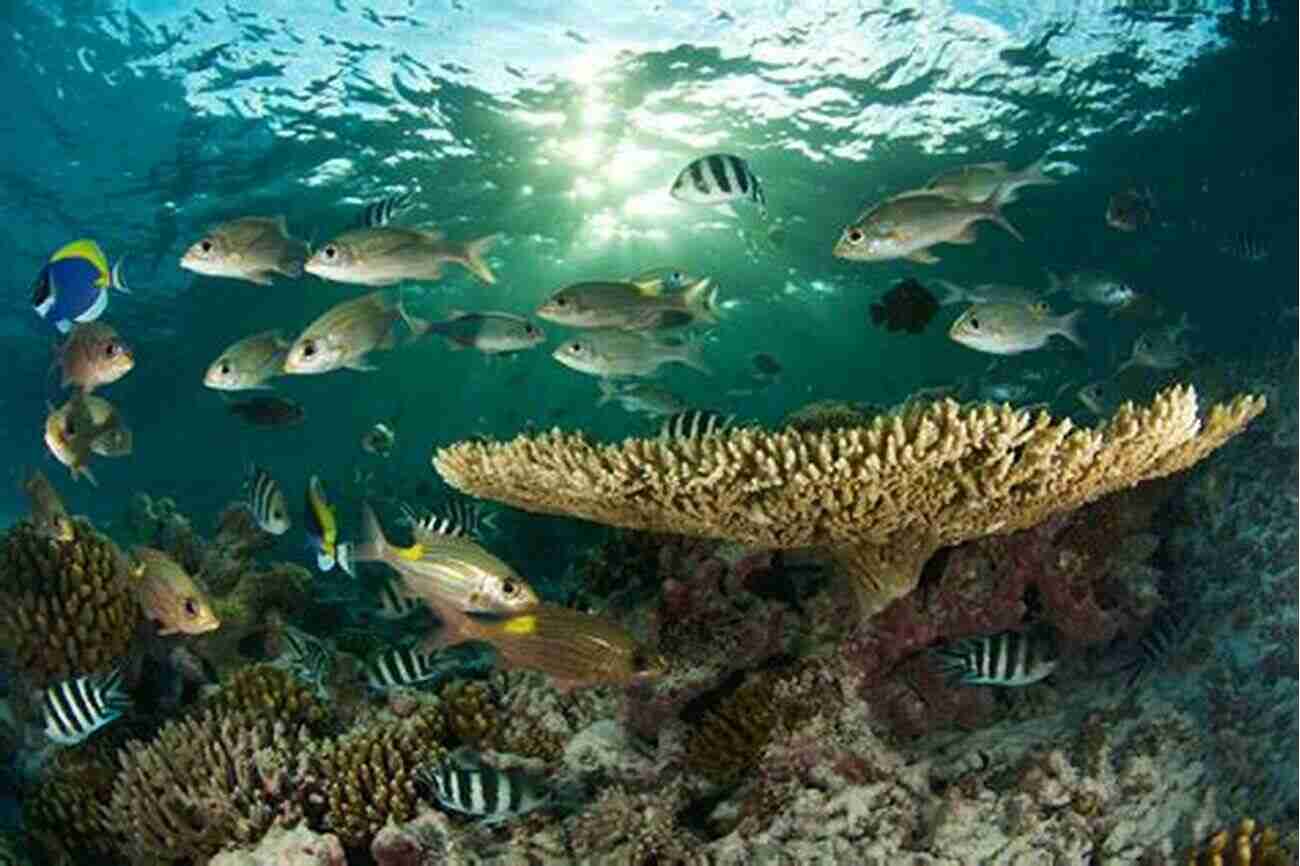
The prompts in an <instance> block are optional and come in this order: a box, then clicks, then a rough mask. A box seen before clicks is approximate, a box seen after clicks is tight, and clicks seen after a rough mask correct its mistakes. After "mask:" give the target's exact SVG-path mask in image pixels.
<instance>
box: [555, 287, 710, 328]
mask: <svg viewBox="0 0 1300 866" xmlns="http://www.w3.org/2000/svg"><path fill="white" fill-rule="evenodd" d="M710 284H711V281H710V280H709V278H708V277H705V278H703V279H700V280H696V281H695V282H694V283H692V284H691V285H690V286H688V287H687V288H686V289H685V291H682V292H678V293H671V294H670V293H664V292H662V291H659V290H658V289H649V288H646V287H645V286H642V285H638V284H636V283H616V282H586V283H575V284H574V285H571V286H567V287H565V288H563V289H560V290H559V291H557V292H555V293H554V294H552V295H551V296H550V298H549V299H547V301H546V302H545V303H543V304H542V305H541V306H540V307H538V308H537V316H538V318H541V319H545V320H546V321H548V322H555V323H556V324H559V325H567V326H568V327H570V328H622V329H624V330H628V331H642V330H648V329H653V328H662V327H679V326H682V325H689V324H691V323H693V322H705V323H708V324H716V323H717V321H718V307H717V300H718V290H717V287H716V286H715V287H713V288H710Z"/></svg>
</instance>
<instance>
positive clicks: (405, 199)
mask: <svg viewBox="0 0 1300 866" xmlns="http://www.w3.org/2000/svg"><path fill="white" fill-rule="evenodd" d="M414 198H415V196H414V194H413V193H409V192H404V193H400V194H399V195H391V196H389V197H388V198H385V199H380V200H379V201H375V202H371V203H370V204H368V205H366V207H365V209H364V210H362V211H361V225H362V226H363V227H365V228H376V227H377V226H386V225H388V224H389V223H391V222H392V221H393V219H394V218H395V217H396V216H397V215H398V214H399V213H401V212H402V211H404V210H406V209H407V208H408V207H410V205H411V201H412V200H413V199H414Z"/></svg>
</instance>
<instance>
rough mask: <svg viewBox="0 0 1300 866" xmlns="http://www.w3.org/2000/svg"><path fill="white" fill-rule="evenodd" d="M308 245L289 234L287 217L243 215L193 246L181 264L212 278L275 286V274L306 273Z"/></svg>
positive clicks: (187, 268)
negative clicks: (304, 264)
mask: <svg viewBox="0 0 1300 866" xmlns="http://www.w3.org/2000/svg"><path fill="white" fill-rule="evenodd" d="M306 260H307V244H306V243H305V242H303V241H300V240H297V239H296V238H293V237H290V236H289V230H288V228H287V227H286V225H285V222H284V217H282V216H278V217H241V218H239V219H233V220H230V221H228V222H224V223H222V224H221V225H219V226H217V227H216V228H214V229H212V230H211V231H210V232H208V233H207V234H206V235H205V236H203V237H202V238H200V239H199V240H197V241H195V242H194V243H193V244H191V245H190V248H189V249H187V250H186V251H185V255H183V256H181V267H182V268H184V269H185V270H187V271H193V272H194V273H196V274H204V275H206V276H210V277H230V278H231V279H237V280H247V281H249V282H251V283H257V284H258V285H260V286H269V285H271V274H281V275H283V276H286V277H290V278H291V279H297V278H298V277H301V276H302V271H303V262H305V261H306Z"/></svg>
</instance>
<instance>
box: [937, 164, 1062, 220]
mask: <svg viewBox="0 0 1300 866" xmlns="http://www.w3.org/2000/svg"><path fill="white" fill-rule="evenodd" d="M1046 160H1047V155H1046V154H1044V155H1043V156H1042V157H1041V158H1039V159H1037V160H1035V161H1034V162H1032V163H1030V164H1029V165H1027V166H1025V167H1024V168H1022V169H1021V170H1020V171H1011V170H1010V169H1008V168H1007V164H1006V163H1005V162H978V163H975V164H973V165H963V166H961V167H960V168H955V169H952V170H951V171H945V172H944V173H943V174H940V175H936V176H935V177H933V178H931V179H930V181H929V183H927V184H926V185H925V187H926V189H932V190H935V191H936V192H942V193H947V194H948V195H952V196H955V197H957V198H960V199H964V200H965V201H969V202H981V201H987V200H988V198H989V196H991V195H993V194H994V193H996V194H997V203H998V206H999V207H1000V206H1002V205H1006V204H1011V203H1012V202H1014V201H1016V190H1018V189H1020V188H1022V187H1026V186H1054V185H1055V184H1056V181H1055V180H1053V179H1052V178H1050V177H1048V176H1047V175H1045V174H1043V163H1044V162H1046Z"/></svg>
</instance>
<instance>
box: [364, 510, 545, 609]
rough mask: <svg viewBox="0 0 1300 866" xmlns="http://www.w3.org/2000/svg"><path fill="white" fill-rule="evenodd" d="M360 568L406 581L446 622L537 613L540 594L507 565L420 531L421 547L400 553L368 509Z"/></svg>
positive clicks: (459, 538) (450, 538)
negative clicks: (373, 567) (386, 570)
mask: <svg viewBox="0 0 1300 866" xmlns="http://www.w3.org/2000/svg"><path fill="white" fill-rule="evenodd" d="M362 534H363V537H364V539H365V542H364V543H363V544H361V545H359V546H358V547H357V549H356V550H355V551H354V553H353V558H354V559H355V560H356V561H357V562H382V563H384V564H385V565H388V566H389V567H391V568H392V569H393V570H394V571H396V572H397V573H398V574H400V575H401V576H402V578H403V579H404V581H405V588H406V590H407V591H409V592H410V593H412V594H415V595H418V596H419V597H420V598H422V599H423V600H424V601H425V602H426V603H427V604H428V605H429V606H430V607H431V608H433V610H434V612H435V613H437V614H438V615H439V616H440V617H444V618H445V617H446V616H453V615H457V614H461V613H463V612H466V611H474V612H490V613H513V612H517V611H520V610H528V609H529V608H532V607H535V606H536V605H537V604H538V603H539V600H538V598H537V593H536V592H534V591H533V588H532V587H531V586H529V585H528V582H527V581H525V580H524V579H523V578H522V577H520V576H519V574H517V573H516V572H515V570H514V569H513V568H511V567H510V566H509V565H507V564H506V563H504V562H502V561H501V560H500V559H498V558H497V557H495V556H493V555H492V554H491V553H489V552H488V551H487V550H486V549H485V548H483V547H482V546H481V545H479V544H477V543H475V542H474V541H472V540H470V539H469V538H466V537H465V536H463V535H445V534H440V533H436V532H431V531H428V530H425V529H423V528H416V529H415V532H414V536H415V543H414V544H412V545H411V546H410V547H395V546H393V545H392V544H391V543H389V541H388V539H387V538H385V537H384V531H383V528H382V527H381V526H380V525H379V518H378V517H376V516H375V512H374V509H372V508H371V507H370V505H369V504H366V505H364V506H363V507H362Z"/></svg>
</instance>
